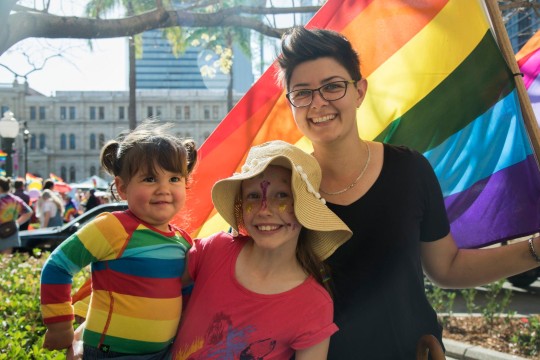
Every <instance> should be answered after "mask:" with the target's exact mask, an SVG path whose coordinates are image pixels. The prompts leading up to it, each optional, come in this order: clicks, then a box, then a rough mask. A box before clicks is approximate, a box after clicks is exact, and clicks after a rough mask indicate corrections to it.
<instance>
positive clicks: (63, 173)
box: [60, 165, 67, 179]
mask: <svg viewBox="0 0 540 360" xmlns="http://www.w3.org/2000/svg"><path fill="white" fill-rule="evenodd" d="M60 176H61V177H62V179H67V168H66V167H65V166H64V165H62V166H61V167H60Z"/></svg>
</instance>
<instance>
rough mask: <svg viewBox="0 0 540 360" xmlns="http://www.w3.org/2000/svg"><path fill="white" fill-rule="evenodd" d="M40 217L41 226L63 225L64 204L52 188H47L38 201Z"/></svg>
mask: <svg viewBox="0 0 540 360" xmlns="http://www.w3.org/2000/svg"><path fill="white" fill-rule="evenodd" d="M37 216H38V218H39V222H40V227H41V228H46V227H53V226H61V225H62V224H63V223H64V220H63V216H64V204H63V202H62V199H60V197H59V196H58V195H56V194H55V193H54V192H53V191H52V190H50V189H45V190H43V192H42V193H41V197H40V199H39V201H38V215H37Z"/></svg>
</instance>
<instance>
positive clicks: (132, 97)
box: [127, 1, 137, 130]
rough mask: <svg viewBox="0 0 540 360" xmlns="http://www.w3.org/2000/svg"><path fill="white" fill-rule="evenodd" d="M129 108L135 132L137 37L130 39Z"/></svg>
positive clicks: (130, 119)
mask: <svg viewBox="0 0 540 360" xmlns="http://www.w3.org/2000/svg"><path fill="white" fill-rule="evenodd" d="M127 15H128V16H132V15H133V4H132V3H131V1H128V3H127ZM128 52H129V55H128V56H129V106H128V119H129V129H130V130H133V129H135V128H136V127H137V107H136V106H137V98H136V97H137V92H136V90H137V78H136V75H135V36H130V37H129V45H128Z"/></svg>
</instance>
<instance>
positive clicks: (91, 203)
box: [85, 189, 101, 211]
mask: <svg viewBox="0 0 540 360" xmlns="http://www.w3.org/2000/svg"><path fill="white" fill-rule="evenodd" d="M88 193H89V195H88V199H86V204H85V211H88V210H90V209H92V208H95V207H96V206H98V205H100V204H101V200H99V198H98V197H97V196H96V190H95V189H90V191H88Z"/></svg>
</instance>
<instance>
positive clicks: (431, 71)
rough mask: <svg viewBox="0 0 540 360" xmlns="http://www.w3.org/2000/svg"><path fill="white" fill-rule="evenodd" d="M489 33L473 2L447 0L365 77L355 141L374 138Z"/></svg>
mask: <svg viewBox="0 0 540 360" xmlns="http://www.w3.org/2000/svg"><path fill="white" fill-rule="evenodd" d="M488 29H489V23H488V22H487V19H486V18H485V15H484V12H483V11H482V8H481V5H480V4H479V3H478V2H477V1H471V0H453V1H450V2H449V3H448V4H447V5H446V6H445V7H444V8H443V10H442V11H441V12H440V13H439V14H437V16H436V17H435V18H434V19H433V20H432V21H431V22H430V23H429V24H428V25H427V26H426V27H425V28H424V29H422V31H420V32H419V33H418V34H417V35H416V36H415V37H414V38H413V39H411V40H410V41H409V42H408V43H407V44H406V45H404V46H403V47H402V48H401V49H400V50H399V51H398V52H396V53H395V54H394V55H393V56H392V57H390V58H389V59H388V60H387V61H386V62H385V63H384V64H382V65H381V66H380V67H379V68H377V70H376V71H374V72H373V73H372V74H371V75H370V76H369V77H368V91H367V94H366V99H365V100H364V104H363V105H362V106H361V107H360V109H359V110H358V121H359V123H360V125H361V126H359V132H360V136H361V137H362V138H365V139H373V138H375V137H376V136H377V135H378V134H379V133H381V132H382V131H383V130H384V129H385V128H386V127H387V126H388V124H389V123H390V122H391V121H393V120H395V119H397V118H399V117H401V116H402V115H403V114H404V113H406V112H407V111H409V110H410V109H411V108H412V107H413V106H414V105H415V104H416V103H417V102H418V101H419V100H421V99H423V98H424V97H425V96H426V95H427V94H429V93H430V92H431V91H432V90H433V89H434V88H435V87H436V86H437V85H439V84H440V83H441V82H442V81H443V80H444V79H445V78H446V77H447V76H448V75H449V74H450V73H452V71H454V69H455V68H456V67H457V66H459V64H460V63H461V62H462V61H463V60H464V59H465V58H466V57H467V56H468V55H469V54H470V53H471V52H472V51H473V50H474V48H475V47H476V45H477V44H478V43H479V42H480V41H481V39H482V38H483V36H484V35H485V33H486V32H487V30H488ZM366 119H369V121H366Z"/></svg>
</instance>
